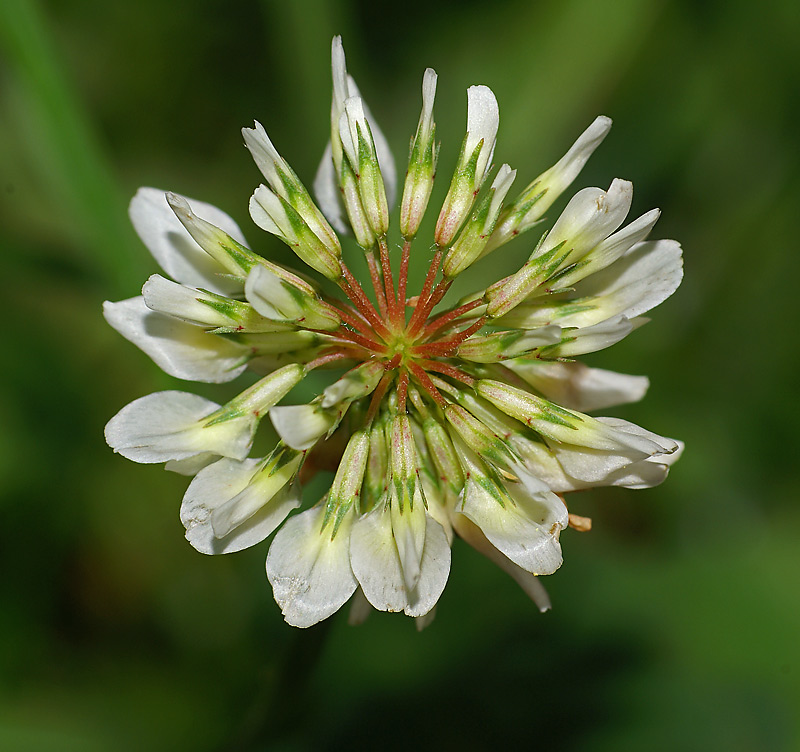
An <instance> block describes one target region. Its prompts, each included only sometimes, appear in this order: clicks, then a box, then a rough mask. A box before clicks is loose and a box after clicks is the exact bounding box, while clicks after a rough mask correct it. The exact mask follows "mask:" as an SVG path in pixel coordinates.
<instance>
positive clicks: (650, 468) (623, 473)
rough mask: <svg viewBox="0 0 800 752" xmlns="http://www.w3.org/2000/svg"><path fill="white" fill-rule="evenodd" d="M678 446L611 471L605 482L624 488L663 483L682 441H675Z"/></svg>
mask: <svg viewBox="0 0 800 752" xmlns="http://www.w3.org/2000/svg"><path fill="white" fill-rule="evenodd" d="M675 443H676V444H677V445H678V448H677V449H676V450H675V451H674V452H672V453H671V454H662V455H658V456H655V457H648V458H647V459H644V460H641V461H640V462H634V463H632V464H631V465H628V466H627V467H625V468H622V469H621V470H618V471H617V472H615V473H611V474H610V475H609V476H608V477H607V478H606V479H605V483H607V484H608V485H609V486H623V487H624V488H653V486H657V485H658V484H659V483H663V481H664V480H665V479H666V477H667V475H668V474H669V469H670V467H671V466H672V465H673V464H674V463H675V462H676V461H677V460H678V458H679V457H680V456H681V454H683V448H684V444H683V442H682V441H676V442H675Z"/></svg>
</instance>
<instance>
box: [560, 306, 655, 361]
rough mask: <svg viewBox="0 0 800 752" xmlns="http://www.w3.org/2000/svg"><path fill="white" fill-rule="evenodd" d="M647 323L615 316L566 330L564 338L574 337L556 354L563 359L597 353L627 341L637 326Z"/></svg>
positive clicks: (561, 346)
mask: <svg viewBox="0 0 800 752" xmlns="http://www.w3.org/2000/svg"><path fill="white" fill-rule="evenodd" d="M643 323H645V322H644V321H643V320H641V319H640V320H638V321H636V322H633V321H630V320H629V319H628V318H627V317H626V316H614V317H613V318H610V319H607V320H606V321H601V322H600V323H599V324H594V325H593V326H587V327H583V328H581V329H574V330H565V331H564V332H563V336H565V337H574V339H572V340H571V341H568V342H565V343H564V344H561V345H559V346H558V347H557V348H555V352H556V354H557V355H558V356H559V357H562V358H573V357H575V356H576V355H585V354H586V353H593V352H597V351H598V350H603V349H605V348H606V347H611V345H614V344H616V343H617V342H619V341H620V340H622V339H625V337H627V336H628V335H629V334H630V333H631V332H632V331H633V329H634V327H635V326H636V325H640V324H643Z"/></svg>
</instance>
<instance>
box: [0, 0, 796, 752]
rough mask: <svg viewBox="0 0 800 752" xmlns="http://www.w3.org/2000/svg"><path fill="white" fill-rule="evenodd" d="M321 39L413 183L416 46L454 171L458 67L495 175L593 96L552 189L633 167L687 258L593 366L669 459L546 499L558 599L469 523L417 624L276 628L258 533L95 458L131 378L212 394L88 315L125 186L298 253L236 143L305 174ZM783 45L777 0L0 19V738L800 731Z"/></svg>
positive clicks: (36, 7)
mask: <svg viewBox="0 0 800 752" xmlns="http://www.w3.org/2000/svg"><path fill="white" fill-rule="evenodd" d="M334 33H341V34H343V35H344V41H345V47H346V50H347V52H348V63H349V68H350V71H351V72H352V73H353V74H354V75H355V77H356V78H357V80H358V81H359V85H360V87H361V89H362V92H363V93H364V95H365V96H366V97H367V100H368V102H369V104H370V106H371V108H372V110H373V112H374V113H375V115H376V117H377V119H378V120H379V122H380V123H381V125H382V127H383V130H384V132H385V133H386V134H387V137H388V138H389V140H390V143H391V144H392V146H393V150H394V153H395V155H396V156H397V160H398V164H399V165H400V168H401V170H402V168H403V164H404V158H405V154H406V149H407V139H408V137H409V136H410V134H411V133H412V132H413V129H414V128H415V126H416V122H417V118H418V113H419V86H420V81H421V75H422V72H423V70H424V68H425V67H426V66H431V67H434V68H435V69H436V70H437V72H438V73H439V91H438V94H437V103H436V114H437V122H438V134H439V136H440V138H441V139H442V153H441V171H440V174H441V175H442V176H446V175H447V174H448V173H449V171H450V170H451V169H452V166H453V164H454V163H455V159H456V156H457V150H458V147H459V144H460V140H461V138H462V135H463V128H464V118H465V96H464V90H465V88H466V87H467V86H468V85H470V84H473V83H485V84H488V85H489V86H491V87H492V88H493V89H494V91H495V92H496V94H497V97H498V100H499V102H500V110H501V127H500V140H499V144H498V148H497V152H496V162H497V163H498V164H499V163H501V162H503V161H508V162H510V163H511V164H512V166H514V167H516V168H519V170H520V185H523V184H524V183H526V182H527V181H528V180H529V179H531V178H532V177H533V176H534V175H536V174H538V172H540V171H541V170H542V169H544V168H545V167H547V166H549V165H550V164H552V163H553V162H554V161H555V160H556V159H557V158H558V157H559V156H560V155H561V154H562V153H563V152H564V150H565V149H566V148H567V147H568V146H569V145H570V144H571V142H572V141H573V139H574V138H575V137H576V136H577V135H578V134H579V133H580V132H581V130H583V128H584V127H586V125H588V123H589V122H591V120H592V118H593V117H594V116H595V115H596V114H599V113H604V114H607V115H609V116H611V117H612V118H614V120H615V126H614V128H613V130H612V132H611V135H610V136H609V138H608V139H607V140H606V142H605V143H604V144H603V146H602V147H601V149H600V150H599V151H598V152H597V153H596V154H595V156H594V157H593V158H592V160H591V161H590V163H589V165H588V167H587V168H586V170H585V171H584V172H583V174H582V175H581V176H580V178H579V179H578V181H577V183H576V187H582V186H584V185H601V186H603V187H605V186H607V185H608V183H609V182H610V181H611V179H612V178H613V177H617V176H619V177H624V178H628V179H631V180H633V181H634V184H635V186H636V196H635V198H634V215H638V214H641V213H642V212H644V211H645V210H647V209H650V208H651V207H653V206H659V207H661V208H662V210H663V215H662V219H661V221H660V222H659V225H658V226H657V228H656V231H655V233H654V237H674V238H676V239H678V240H680V241H681V242H682V244H683V246H684V251H685V267H686V278H685V282H684V284H683V286H682V287H681V288H680V290H679V291H678V292H677V294H675V295H674V296H673V298H671V299H670V300H669V301H667V302H666V303H665V304H663V305H662V306H661V307H660V308H658V309H657V310H656V311H654V312H653V314H652V315H653V319H654V320H653V321H652V323H650V324H649V325H648V326H647V327H646V328H644V329H643V330H640V331H639V332H637V333H635V334H633V335H632V336H631V337H629V338H628V339H627V340H626V341H624V342H622V343H620V344H619V345H617V346H615V347H614V348H612V349H611V350H609V351H606V352H603V353H600V354H598V355H596V356H594V357H593V358H591V359H590V360H591V361H592V362H593V363H595V364H599V365H603V366H605V367H610V368H614V369H617V370H620V371H625V372H629V373H647V374H648V375H649V376H650V378H651V389H650V394H649V395H648V397H647V398H646V399H645V401H644V402H642V403H641V404H638V405H633V406H630V407H627V408H625V409H618V410H614V411H611V412H613V414H616V415H620V416H622V417H625V418H628V419H630V420H633V421H635V422H637V423H639V424H641V425H644V426H646V427H648V428H650V429H652V430H654V431H657V432H660V433H663V434H666V435H670V436H676V437H679V438H682V439H684V440H685V442H686V445H687V449H686V453H685V455H684V457H683V459H682V460H681V461H680V463H679V464H678V465H677V466H676V467H675V468H674V470H673V473H672V475H671V477H670V478H669V479H668V481H667V482H666V483H665V484H664V485H663V486H661V487H659V488H657V489H653V490H649V491H640V492H634V491H625V490H622V489H611V490H599V491H593V492H591V493H588V494H583V495H580V497H578V498H576V499H575V500H574V501H572V502H571V507H572V509H573V511H575V512H577V513H579V514H584V515H587V516H590V517H592V518H593V519H594V529H593V531H592V532H591V533H587V534H579V533H575V532H573V531H567V532H566V533H565V534H564V535H563V537H562V543H563V547H564V551H565V563H564V565H563V567H562V569H561V570H560V572H559V573H558V574H557V575H555V576H553V577H551V578H548V580H547V583H546V584H547V587H548V589H549V591H550V594H551V597H552V600H553V603H554V609H553V611H552V612H550V613H548V614H546V615H540V614H539V613H538V612H537V611H536V609H535V608H534V607H533V605H532V604H531V603H530V602H529V601H528V600H527V599H526V597H525V596H524V595H523V594H522V592H521V591H519V590H518V589H517V588H516V586H515V585H514V584H513V583H512V582H511V581H510V580H509V579H508V578H506V576H505V575H503V574H502V573H501V572H500V571H499V570H497V569H496V568H495V567H494V566H492V565H490V564H489V563H488V562H487V561H485V560H483V559H481V558H480V557H479V556H478V555H477V554H476V553H474V552H473V551H472V550H471V549H469V548H468V547H467V546H465V545H462V544H460V543H458V542H457V543H456V545H455V548H454V552H453V559H454V564H453V571H452V575H451V577H450V582H449V584H448V587H447V589H446V591H445V593H444V596H443V597H442V599H441V602H440V604H439V610H438V616H437V618H436V621H435V622H434V624H433V625H432V626H431V627H429V628H428V629H427V630H426V631H424V632H422V633H421V634H417V633H416V631H415V629H414V625H413V623H412V622H411V620H407V619H404V618H402V617H399V616H391V615H384V614H374V615H373V616H372V617H371V618H370V619H369V621H368V622H367V623H366V624H365V625H364V626H361V627H357V628H352V627H348V626H347V623H346V612H345V613H340V614H338V615H337V616H335V617H334V618H332V619H331V620H329V621H328V622H326V623H325V624H323V625H321V626H318V627H315V628H313V629H311V630H307V631H298V630H293V629H291V628H290V627H287V626H286V625H285V624H284V623H283V621H282V619H281V616H280V613H279V610H278V608H277V606H276V605H275V604H274V602H273V601H272V597H271V593H270V591H269V588H268V585H267V582H266V579H265V577H264V572H263V560H264V557H265V555H266V550H267V546H266V545H261V546H258V547H256V549H255V550H251V551H247V552H243V553H241V554H236V555H233V556H230V557H218V558H210V557H203V556H201V555H200V554H198V553H196V552H195V551H194V550H193V549H192V548H191V547H190V546H189V545H188V544H187V543H186V542H185V540H184V539H183V529H182V526H181V524H180V521H179V519H178V507H179V502H180V499H181V496H182V493H183V489H184V488H185V486H186V479H184V478H181V477H178V476H174V475H171V474H169V473H165V472H164V471H163V470H162V469H161V468H159V467H152V466H150V467H144V466H138V465H134V464H133V463H130V462H128V461H126V460H124V459H122V458H121V457H119V456H115V455H113V454H112V452H111V451H110V450H109V449H108V448H107V447H106V446H105V444H104V441H103V437H102V429H103V425H104V424H105V422H106V421H107V420H108V418H109V417H110V416H112V415H113V414H114V413H115V412H116V411H117V410H118V409H119V408H120V407H122V406H123V405H125V404H126V403H128V402H129V401H131V400H132V399H134V398H136V397H139V396H142V395H144V394H147V393H149V392H151V391H154V390H158V389H164V388H177V389H189V390H195V391H198V392H200V393H202V394H204V395H206V396H209V397H211V398H213V399H215V400H218V401H221V400H222V399H223V398H225V397H227V396H228V392H230V390H231V389H232V388H231V387H224V386H223V387H204V386H200V387H198V388H197V389H195V387H194V385H191V384H184V383H181V382H178V381H176V380H173V379H170V378H169V377H166V376H164V375H163V374H161V373H160V372H159V371H158V369H157V368H156V367H155V366H154V365H153V364H152V363H151V362H150V361H149V359H148V358H147V357H146V356H145V355H143V354H142V353H140V352H139V351H138V350H136V349H135V348H134V347H133V346H132V345H130V344H129V343H127V342H126V341H124V340H123V339H122V337H120V336H119V335H117V334H116V333H115V332H114V331H113V330H111V328H110V327H108V326H107V325H106V324H105V322H104V321H103V319H102V317H101V314H100V304H101V302H102V301H103V300H104V299H106V298H108V299H112V300H116V299H120V298H125V297H130V296H133V295H136V294H138V292H139V290H140V287H141V284H142V283H143V281H144V280H145V278H146V276H147V275H148V274H150V273H152V272H155V271H156V270H157V269H156V265H155V263H154V262H153V261H152V259H151V258H150V256H149V254H148V253H147V251H146V249H145V248H144V246H142V245H141V244H140V243H139V241H138V239H137V238H136V236H135V234H134V233H133V231H132V229H131V228H130V227H129V224H128V220H127V215H126V205H127V201H128V200H129V197H130V196H132V195H133V193H134V192H135V190H136V188H137V187H138V186H140V185H155V186H158V187H162V188H168V189H172V190H176V191H179V192H181V193H185V194H187V195H189V196H193V197H196V198H202V199H204V200H206V201H209V202H211V203H214V204H216V205H218V206H220V207H221V208H223V209H225V210H226V211H228V212H229V213H230V214H231V215H232V216H233V217H235V218H236V219H237V220H238V221H239V223H240V224H241V226H242V227H243V228H245V233H246V234H247V235H248V237H249V238H250V242H251V243H252V244H253V245H254V247H255V248H257V249H258V250H260V251H261V252H263V253H265V254H266V255H270V256H273V257H277V258H279V259H284V260H288V257H287V256H286V254H285V252H284V249H282V248H280V247H279V243H278V242H277V241H276V240H274V239H272V238H270V237H267V236H266V235H265V234H263V233H261V232H260V231H258V230H257V228H255V227H254V226H253V225H252V223H251V222H250V220H249V218H248V216H247V199H248V198H249V195H250V193H251V191H252V189H253V188H254V187H255V185H256V184H257V182H258V179H259V178H258V174H257V171H256V170H255V167H254V166H253V165H252V163H251V161H250V159H249V156H248V154H247V152H246V151H245V149H244V148H243V147H242V139H241V136H240V134H239V128H240V127H241V126H243V125H251V124H252V120H253V119H254V118H258V119H259V120H260V121H261V122H262V123H264V125H265V126H266V128H267V130H268V131H269V133H270V135H271V136H272V138H273V140H274V142H275V144H276V145H277V147H278V148H279V149H280V150H281V152H282V153H283V154H284V156H286V157H287V159H289V161H290V162H291V163H292V165H293V166H294V167H295V169H296V171H297V172H298V173H299V174H300V175H301V176H302V177H304V178H305V179H306V182H307V183H310V182H311V179H312V176H313V173H314V171H315V169H316V165H317V163H318V160H319V158H320V155H321V152H322V148H323V146H324V142H325V140H326V138H327V133H328V124H327V123H328V120H327V119H328V112H329V107H330V100H329V97H330V95H329V76H330V73H329V61H328V56H329V45H330V38H331V36H332V35H333V34H334ZM798 37H800V4H798V3H797V2H796V0H783V1H775V2H767V3H765V4H763V5H762V6H760V9H759V10H758V11H757V12H756V10H755V8H754V6H753V5H752V3H745V2H736V1H735V0H734V1H723V0H707V1H705V2H690V0H683V1H682V2H652V1H648V0H618V1H617V2H615V3H600V2H597V0H544V1H542V2H533V1H532V0H497V2H495V3H493V4H492V6H491V10H490V9H488V6H487V4H486V3H483V2H480V3H479V2H476V1H475V0H467V1H465V0H461V1H460V2H459V1H458V0H450V1H449V2H438V3H430V2H423V1H422V0H409V1H408V2H405V3H396V4H391V5H387V6H383V5H382V4H377V3H371V2H366V0H349V1H348V0H337V1H335V2H323V0H310V1H308V2H303V1H299V0H297V1H295V2H289V0H284V2H279V1H277V0H265V1H264V2H260V3H259V2H255V1H252V2H236V3H230V2H224V1H223V0H194V1H193V2H187V1H186V0H179V1H174V2H167V3H165V2H163V1H162V0H139V2H137V3H132V2H121V3H103V2H99V0H60V1H58V2H57V1H56V0H52V2H49V3H46V2H42V1H41V0H40V1H38V2H37V1H34V0H28V1H26V0H4V1H3V2H2V3H0V103H1V106H0V195H1V196H2V199H1V200H0V226H1V227H2V232H1V233H0V244H2V251H3V254H2V259H3V271H2V275H0V279H2V300H3V303H4V305H6V306H7V307H8V309H9V311H10V312H11V314H12V318H11V324H10V325H9V326H6V327H4V331H3V334H2V338H3V343H4V344H3V348H2V349H3V367H2V369H1V375H0V379H2V393H0V399H2V403H1V404H0V409H2V426H3V427H2V432H1V433H0V485H1V486H2V502H1V503H2V507H0V511H2V526H3V530H4V533H5V534H4V536H3V543H2V546H0V561H2V572H3V576H2V584H0V592H2V608H0V749H3V750H12V751H16V750H21V751H23V752H25V751H27V750H31V751H34V750H48V751H49V750H58V751H59V752H62V751H65V752H71V751H72V750H76V751H77V750H81V751H82V750H118V751H120V752H126V751H127V750H131V751H133V750H153V751H159V750H165V751H171V750H177V751H181V750H193V751H194V752H202V751H204V750H257V749H258V750H305V749H338V748H345V747H350V748H353V747H359V746H363V747H365V748H373V747H374V748H377V747H378V746H380V747H381V748H383V749H410V748H420V749H426V748H433V747H434V745H435V746H436V747H438V748H441V749H447V750H449V749H484V748H487V747H489V746H490V745H491V746H493V747H495V748H498V749H505V748H511V747H513V748H517V749H537V748H549V749H558V750H562V749H563V750H615V751H618V750H718V749H719V750H723V749H724V750H735V751H738V750H742V751H746V750H794V749H800V720H798V716H799V715H800V714H799V713H798V709H800V662H799V661H798V655H799V653H800V648H799V647H798V639H799V638H798V635H800V582H799V581H798V580H800V549H799V547H798V530H799V529H800V494H799V493H798V488H799V484H798V478H797V463H798V441H797V429H796V426H797V425H798V422H797V421H798V418H800V415H798V407H797V405H798V375H797V374H798V366H800V362H798V361H799V360H800V358H798V346H797V342H798V325H800V317H799V316H798V314H797V297H798V296H797V280H798V279H800V249H799V248H798V233H797V226H798V216H799V210H798V207H800V177H799V176H800V150H798V126H797V123H798V117H799V116H800V95H799V94H798V92H800V47H798V44H797V39H798ZM446 182H447V179H446V177H443V178H442V179H440V181H439V183H440V184H439V186H438V192H437V193H435V194H434V200H435V199H436V198H437V197H438V198H439V199H441V197H442V195H443V192H444V189H445V187H446ZM564 202H565V200H564V199H562V201H561V202H560V203H559V204H558V205H557V206H556V207H555V208H554V210H553V211H552V212H551V213H550V216H551V217H553V216H555V215H556V213H557V211H558V209H559V208H560V207H561V206H563V205H564ZM526 248H527V244H526V242H525V241H518V242H517V243H516V244H514V245H510V246H507V247H506V248H505V249H504V250H503V252H502V253H501V254H495V255H493V256H492V262H490V264H489V266H491V267H492V268H491V270H490V271H491V274H492V277H493V278H494V277H496V276H498V275H499V273H500V272H501V271H503V270H505V269H508V270H511V269H512V268H513V267H514V266H515V265H516V264H519V263H520V259H521V258H522V256H523V255H524V253H525V251H526ZM501 266H502V267H503V269H498V270H497V271H495V267H501ZM473 272H474V274H472V281H473V282H476V283H477V282H478V281H479V280H481V279H482V277H483V275H485V274H486V272H487V267H485V266H484V267H480V266H479V267H477V268H476V269H475V270H473ZM226 390H228V392H226Z"/></svg>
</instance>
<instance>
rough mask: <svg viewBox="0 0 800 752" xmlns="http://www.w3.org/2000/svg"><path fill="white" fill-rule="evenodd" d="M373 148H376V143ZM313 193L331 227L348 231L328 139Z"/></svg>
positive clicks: (341, 231)
mask: <svg viewBox="0 0 800 752" xmlns="http://www.w3.org/2000/svg"><path fill="white" fill-rule="evenodd" d="M373 137H374V134H373ZM375 148H376V149H377V144H376V147H375ZM379 164H380V161H379ZM384 180H385V178H384ZM314 195H315V197H316V199H317V205H318V206H319V208H320V210H321V211H322V213H323V214H324V215H325V219H327V220H328V222H330V223H331V225H332V226H333V228H334V229H335V230H336V231H337V232H340V233H342V234H346V233H348V232H350V228H349V227H348V225H347V222H345V219H344V212H343V208H342V200H341V195H342V194H341V192H340V191H339V181H338V179H337V177H336V168H335V167H334V164H333V154H332V152H331V142H330V141H328V145H327V146H326V147H325V152H324V153H323V155H322V161H321V162H320V163H319V167H318V168H317V174H316V177H315V178H314ZM387 198H388V195H387Z"/></svg>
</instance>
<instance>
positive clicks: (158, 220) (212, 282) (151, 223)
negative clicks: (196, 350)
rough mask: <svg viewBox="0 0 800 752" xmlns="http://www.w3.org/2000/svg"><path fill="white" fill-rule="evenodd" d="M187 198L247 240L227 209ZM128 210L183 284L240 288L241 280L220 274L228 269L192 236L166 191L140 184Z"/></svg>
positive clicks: (216, 289)
mask: <svg viewBox="0 0 800 752" xmlns="http://www.w3.org/2000/svg"><path fill="white" fill-rule="evenodd" d="M186 200H188V201H189V202H190V203H191V205H192V210H193V211H194V212H195V214H197V216H199V217H201V218H202V219H205V220H206V221H207V222H210V223H211V224H213V225H216V226H217V227H219V228H220V229H222V230H224V231H225V232H227V233H228V235H230V236H231V237H232V238H234V239H235V240H237V241H238V242H240V243H241V244H242V245H246V244H247V242H246V241H245V239H244V236H243V235H242V231H241V230H240V229H239V226H238V225H237V224H236V223H235V222H234V221H233V220H232V219H231V218H230V217H229V216H228V215H227V214H225V212H223V211H221V210H220V209H217V208H216V207H214V206H212V205H211V204H206V203H205V202H203V201H195V200H193V199H186ZM128 211H129V214H130V218H131V222H132V223H133V227H134V229H135V230H136V232H137V233H138V235H139V237H140V238H141V239H142V242H143V243H144V244H145V245H146V246H147V248H148V249H149V250H150V253H152V254H153V257H154V258H155V260H156V261H157V262H158V263H159V265H160V266H161V268H162V269H163V270H164V271H165V272H166V273H167V274H169V276H170V277H172V278H173V279H175V280H177V281H178V282H180V283H181V284H184V285H189V286H191V287H203V288H205V289H207V290H211V291H212V292H218V293H222V294H223V295H224V294H226V293H229V292H237V291H238V292H240V291H241V288H242V285H241V283H239V282H237V281H236V280H231V279H230V278H227V277H224V276H220V275H222V274H225V273H226V270H225V269H224V268H223V267H222V266H221V265H220V264H218V263H217V262H216V261H214V259H212V258H211V256H209V255H208V254H207V253H206V252H205V251H204V250H203V249H202V248H201V247H200V246H199V245H197V243H196V242H195V241H194V240H193V239H192V237H191V235H189V233H188V232H187V230H186V228H185V227H184V226H183V225H182V224H181V222H180V220H179V219H178V218H177V217H176V216H175V213H174V212H173V211H172V209H171V208H170V206H169V204H168V203H167V199H166V198H165V195H164V191H161V190H158V189H157V188H140V189H139V190H138V192H137V193H136V195H135V196H134V197H133V200H132V201H131V204H130V208H129V210H128Z"/></svg>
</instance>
